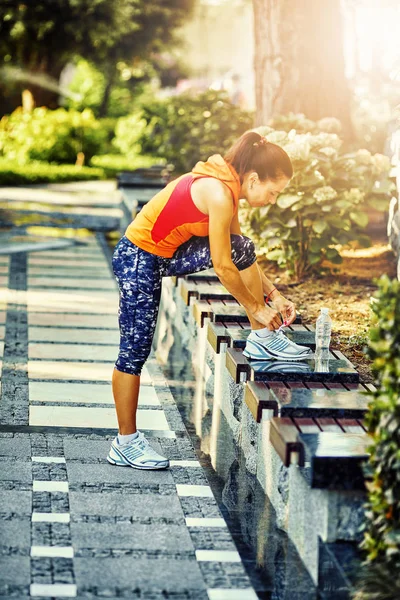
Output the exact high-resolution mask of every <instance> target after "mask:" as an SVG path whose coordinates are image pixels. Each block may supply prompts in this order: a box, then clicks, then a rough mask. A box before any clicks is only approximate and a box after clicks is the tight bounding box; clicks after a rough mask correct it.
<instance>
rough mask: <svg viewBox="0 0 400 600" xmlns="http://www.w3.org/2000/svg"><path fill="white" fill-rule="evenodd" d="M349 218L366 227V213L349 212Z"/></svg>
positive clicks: (367, 220)
mask: <svg viewBox="0 0 400 600" xmlns="http://www.w3.org/2000/svg"><path fill="white" fill-rule="evenodd" d="M350 219H351V220H352V221H353V223H356V224H357V225H359V226H360V227H366V226H367V225H368V222H369V219H368V215H367V214H366V213H362V212H351V213H350Z"/></svg>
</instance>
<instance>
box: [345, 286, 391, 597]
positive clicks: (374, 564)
mask: <svg viewBox="0 0 400 600" xmlns="http://www.w3.org/2000/svg"><path fill="white" fill-rule="evenodd" d="M372 310H373V312H374V325H373V327H372V328H371V332H370V345H369V354H370V357H371V358H372V359H373V361H374V362H373V369H374V372H375V375H376V379H377V391H376V392H374V393H371V402H370V405H369V408H370V410H369V412H368V414H367V417H366V422H367V425H368V430H369V433H370V434H371V436H372V439H373V445H372V447H371V457H370V461H369V463H368V465H367V467H366V473H367V474H372V483H371V484H370V485H369V499H368V504H367V511H366V515H367V524H366V529H365V532H364V540H363V542H362V544H361V547H362V548H363V549H364V550H365V552H366V560H365V563H364V565H363V569H362V571H361V575H362V576H361V580H360V583H359V590H358V592H357V593H356V594H355V595H354V598H357V600H398V598H400V577H399V574H400V282H399V281H397V280H392V281H391V280H390V279H389V278H388V277H387V276H386V275H384V276H383V277H381V279H380V280H379V288H378V291H377V293H376V295H375V298H374V299H373V302H372Z"/></svg>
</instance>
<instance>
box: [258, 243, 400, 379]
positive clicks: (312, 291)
mask: <svg viewBox="0 0 400 600" xmlns="http://www.w3.org/2000/svg"><path fill="white" fill-rule="evenodd" d="M340 254H341V256H342V258H343V263H342V264H341V265H332V264H330V263H324V265H323V266H324V267H326V268H327V269H328V270H329V269H330V271H331V272H330V273H329V274H326V275H324V276H310V277H309V278H305V279H304V281H302V282H301V283H294V282H292V281H291V279H290V276H288V275H286V274H285V273H284V272H283V271H282V270H279V268H278V267H277V266H276V263H271V262H268V261H267V260H260V264H261V266H262V268H263V269H264V272H265V274H266V275H267V277H268V278H269V279H270V280H271V281H273V282H274V284H275V285H276V286H277V288H278V289H279V291H280V292H281V293H282V294H283V295H284V296H286V297H287V298H289V299H290V300H291V301H292V302H294V303H295V305H296V309H297V311H298V312H299V313H300V314H301V316H302V318H303V323H304V324H313V325H315V321H316V319H317V317H318V315H319V313H320V309H321V308H322V307H327V308H329V312H330V315H331V318H332V343H331V348H332V349H337V350H340V351H341V352H343V354H344V355H345V356H346V357H347V358H349V360H350V361H351V362H352V363H353V364H354V366H355V367H356V369H357V370H358V372H359V373H360V377H361V380H362V381H364V382H370V383H372V382H373V375H372V371H371V361H370V359H369V358H368V356H367V354H366V351H367V344H368V331H369V328H370V325H371V318H372V315H373V313H372V311H371V308H370V299H371V296H373V294H374V291H375V290H376V289H377V285H376V283H374V280H375V279H376V278H379V277H380V276H381V275H382V274H384V273H386V274H387V275H388V276H389V277H391V278H394V277H396V265H395V258H394V254H393V252H392V251H391V249H390V247H389V246H388V245H387V242H386V241H385V240H379V239H377V240H375V241H374V242H373V245H372V246H371V247H370V248H363V249H346V250H341V251H340Z"/></svg>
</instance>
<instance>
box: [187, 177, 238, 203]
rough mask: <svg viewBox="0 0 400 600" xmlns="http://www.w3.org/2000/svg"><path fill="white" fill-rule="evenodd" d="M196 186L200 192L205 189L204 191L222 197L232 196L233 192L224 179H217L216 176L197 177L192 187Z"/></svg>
mask: <svg viewBox="0 0 400 600" xmlns="http://www.w3.org/2000/svg"><path fill="white" fill-rule="evenodd" d="M193 187H195V188H196V190H198V191H199V192H200V193H201V192H202V191H203V192H204V193H207V194H209V193H212V194H214V195H218V197H220V198H223V197H225V198H231V197H232V195H231V192H230V190H229V188H228V187H227V186H226V185H225V183H224V182H223V181H221V180H220V179H217V178H216V177H212V176H210V177H200V178H199V179H195V180H194V182H193V184H192V188H193Z"/></svg>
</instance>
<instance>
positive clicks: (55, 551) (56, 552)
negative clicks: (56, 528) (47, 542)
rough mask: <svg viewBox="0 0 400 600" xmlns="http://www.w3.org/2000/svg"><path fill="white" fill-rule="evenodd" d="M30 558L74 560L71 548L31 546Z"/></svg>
mask: <svg viewBox="0 0 400 600" xmlns="http://www.w3.org/2000/svg"><path fill="white" fill-rule="evenodd" d="M31 556H32V558H37V557H41V558H74V549H73V547H72V546H32V547H31Z"/></svg>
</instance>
